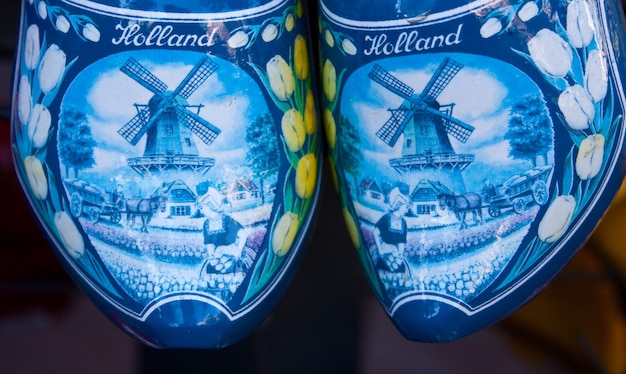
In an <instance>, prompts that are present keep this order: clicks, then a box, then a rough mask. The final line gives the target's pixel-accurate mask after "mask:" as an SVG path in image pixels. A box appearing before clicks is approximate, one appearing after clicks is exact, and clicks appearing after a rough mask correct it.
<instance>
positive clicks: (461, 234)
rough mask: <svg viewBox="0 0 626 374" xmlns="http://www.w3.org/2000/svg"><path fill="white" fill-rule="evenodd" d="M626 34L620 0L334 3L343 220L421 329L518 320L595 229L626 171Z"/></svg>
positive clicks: (396, 306) (330, 99)
mask: <svg viewBox="0 0 626 374" xmlns="http://www.w3.org/2000/svg"><path fill="white" fill-rule="evenodd" d="M363 3H365V2H363ZM623 37H624V19H623V15H622V9H621V5H620V3H619V2H618V1H616V0H569V1H556V0H554V1H552V0H513V1H503V0H502V1H501V0H475V1H460V0H456V1H434V0H398V1H391V2H390V1H367V5H363V4H361V2H359V1H358V2H350V3H347V2H344V1H335V0H321V1H320V20H319V38H320V43H321V51H322V57H321V64H322V65H321V69H322V72H321V76H322V88H323V90H322V106H323V109H322V110H323V113H322V118H323V120H324V128H325V131H326V136H327V140H328V148H329V150H330V156H331V161H332V164H333V167H334V169H335V170H334V175H335V179H336V182H337V184H338V188H339V196H340V201H341V206H342V210H343V215H344V217H345V220H346V222H347V226H348V229H349V231H350V234H351V236H352V239H353V241H354V244H355V246H356V247H357V249H358V255H359V257H360V260H361V262H362V264H363V267H364V269H365V271H366V274H367V276H368V279H369V281H370V283H371V286H372V289H373V290H374V293H375V294H376V296H377V297H378V298H379V300H380V302H381V304H382V306H383V307H384V309H385V310H386V311H387V313H388V314H389V315H390V317H391V318H392V319H393V321H394V323H395V324H396V326H397V327H398V328H399V330H400V331H401V332H402V333H403V334H404V335H405V336H406V337H407V338H409V339H412V340H418V341H425V342H440V341H452V340H455V339H458V338H461V337H464V336H466V335H468V334H470V333H472V332H475V331H477V330H479V329H481V328H483V327H485V326H488V325H490V324H492V323H494V322H496V321H498V320H500V319H502V318H503V317H505V316H507V315H508V314H510V313H511V312H513V311H514V310H516V309H517V308H519V307H520V306H521V305H523V304H524V303H525V302H526V301H528V300H529V299H530V298H532V297H533V295H535V294H536V293H537V292H538V291H539V290H541V289H542V288H543V287H544V286H545V284H546V283H547V282H548V281H549V280H550V279H551V278H552V277H553V276H554V275H555V274H556V273H557V272H558V271H559V270H560V269H561V268H562V267H563V266H564V265H565V264H566V263H567V262H568V261H569V260H570V259H571V258H572V256H573V255H574V253H575V252H576V250H577V249H578V248H579V247H580V246H581V245H582V244H583V242H584V241H585V240H586V238H587V237H588V236H589V235H590V233H591V232H592V230H593V229H594V227H595V226H596V224H597V223H598V221H599V220H600V218H601V217H602V215H603V213H604V212H605V210H606V209H607V207H608V205H609V204H610V202H611V200H612V198H613V196H614V194H615V193H616V191H617V190H618V188H619V186H620V183H621V181H622V179H623V177H624V170H625V162H624V149H625V148H624V135H625V131H624V108H625V97H624V79H623V77H622V74H623V68H624V66H626V61H625V60H624V57H625V56H624V53H625V51H626V50H625V49H624V45H623Z"/></svg>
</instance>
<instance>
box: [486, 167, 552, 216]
mask: <svg viewBox="0 0 626 374" xmlns="http://www.w3.org/2000/svg"><path fill="white" fill-rule="evenodd" d="M551 171H552V167H551V166H538V167H535V168H532V169H529V170H526V171H525V172H523V173H521V174H518V175H514V176H513V177H511V178H509V179H507V180H506V181H505V182H504V183H502V184H501V185H499V186H497V187H496V194H495V195H494V196H491V197H490V199H489V202H488V211H489V215H490V216H492V217H498V216H499V215H500V214H502V209H505V208H509V207H510V208H512V209H513V211H514V212H515V213H518V214H519V213H522V212H523V211H525V210H526V208H527V207H528V205H529V204H537V205H544V204H546V203H547V202H548V186H547V182H548V178H549V177H550V172H551Z"/></svg>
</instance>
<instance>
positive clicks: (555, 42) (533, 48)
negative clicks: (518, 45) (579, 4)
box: [528, 29, 574, 78]
mask: <svg viewBox="0 0 626 374" xmlns="http://www.w3.org/2000/svg"><path fill="white" fill-rule="evenodd" d="M528 52H529V53H530V57H531V58H532V60H533V62H534V63H535V65H537V67H538V68H539V70H541V71H542V72H544V73H546V74H548V75H551V76H553V77H559V78H562V77H564V76H565V75H566V74H567V73H568V72H569V71H570V68H571V66H572V60H573V58H574V55H573V53H572V48H571V47H570V45H569V44H567V42H566V41H565V40H563V38H561V37H560V36H559V35H557V34H556V33H555V32H554V31H552V30H548V29H541V30H539V32H537V34H536V35H535V36H533V37H532V38H531V39H530V41H529V42H528Z"/></svg>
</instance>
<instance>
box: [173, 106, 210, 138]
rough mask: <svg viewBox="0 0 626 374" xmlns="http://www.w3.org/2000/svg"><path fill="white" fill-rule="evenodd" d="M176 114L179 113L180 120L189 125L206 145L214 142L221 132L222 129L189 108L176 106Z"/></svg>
mask: <svg viewBox="0 0 626 374" xmlns="http://www.w3.org/2000/svg"><path fill="white" fill-rule="evenodd" d="M176 114H177V115H178V120H179V121H180V122H181V123H183V124H185V125H186V126H188V127H189V128H190V129H191V131H192V132H193V133H194V134H196V136H198V138H200V140H202V141H203V142H204V144H206V145H210V144H211V143H213V141H214V140H215V138H217V136H218V135H219V134H220V132H221V130H220V129H218V128H217V127H215V126H213V125H212V124H210V123H209V122H207V121H205V120H204V119H203V118H202V117H200V116H198V115H196V114H195V113H192V112H190V111H189V110H187V109H181V108H180V107H179V108H176Z"/></svg>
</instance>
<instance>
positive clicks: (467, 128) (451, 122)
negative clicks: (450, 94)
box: [424, 107, 474, 143]
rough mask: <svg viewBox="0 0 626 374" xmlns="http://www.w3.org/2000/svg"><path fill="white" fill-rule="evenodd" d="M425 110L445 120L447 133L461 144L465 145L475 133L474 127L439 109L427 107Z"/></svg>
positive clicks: (444, 124)
mask: <svg viewBox="0 0 626 374" xmlns="http://www.w3.org/2000/svg"><path fill="white" fill-rule="evenodd" d="M424 109H425V110H427V111H429V112H431V113H433V114H435V115H437V116H439V117H441V118H442V119H443V126H444V128H445V130H446V132H447V133H448V134H450V135H452V136H453V137H454V138H456V139H457V140H458V141H460V142H461V143H465V142H466V141H467V139H469V137H470V135H472V132H473V131H474V126H471V125H468V124H467V123H465V122H463V121H461V120H459V119H456V118H454V117H452V116H449V115H447V114H445V113H443V112H441V111H439V110H437V109H433V108H431V107H425V108H424Z"/></svg>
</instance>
